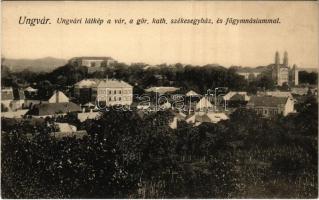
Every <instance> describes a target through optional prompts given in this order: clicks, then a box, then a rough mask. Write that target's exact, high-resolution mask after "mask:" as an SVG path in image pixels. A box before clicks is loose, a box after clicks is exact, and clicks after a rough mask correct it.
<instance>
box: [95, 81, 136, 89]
mask: <svg viewBox="0 0 319 200" xmlns="http://www.w3.org/2000/svg"><path fill="white" fill-rule="evenodd" d="M97 87H104V88H127V87H130V88H132V86H131V85H130V84H128V83H126V82H124V81H119V80H115V79H111V80H110V79H104V80H101V81H100V83H99V84H98V86H97Z"/></svg>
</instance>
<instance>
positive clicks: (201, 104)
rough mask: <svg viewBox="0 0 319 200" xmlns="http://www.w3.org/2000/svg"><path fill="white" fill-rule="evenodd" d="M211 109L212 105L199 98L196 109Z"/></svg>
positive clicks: (206, 100)
mask: <svg viewBox="0 0 319 200" xmlns="http://www.w3.org/2000/svg"><path fill="white" fill-rule="evenodd" d="M212 107H213V104H212V103H211V102H210V101H209V100H208V99H207V98H206V97H203V98H201V99H200V100H199V102H198V103H197V104H196V109H202V108H212Z"/></svg>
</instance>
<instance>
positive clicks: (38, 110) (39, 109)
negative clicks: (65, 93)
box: [27, 102, 81, 116]
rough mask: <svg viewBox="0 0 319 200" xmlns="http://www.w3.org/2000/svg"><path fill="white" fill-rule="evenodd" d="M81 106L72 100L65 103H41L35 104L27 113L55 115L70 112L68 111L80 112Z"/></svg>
mask: <svg viewBox="0 0 319 200" xmlns="http://www.w3.org/2000/svg"><path fill="white" fill-rule="evenodd" d="M80 111H81V107H80V106H79V105H77V104H75V103H72V102H65V103H41V104H37V105H34V106H33V108H32V109H31V110H29V112H28V113H27V115H36V116H43V115H54V114H60V113H68V112H80Z"/></svg>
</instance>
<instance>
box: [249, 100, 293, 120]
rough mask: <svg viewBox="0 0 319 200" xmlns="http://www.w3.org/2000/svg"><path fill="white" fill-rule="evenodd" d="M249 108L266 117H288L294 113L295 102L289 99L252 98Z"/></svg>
mask: <svg viewBox="0 0 319 200" xmlns="http://www.w3.org/2000/svg"><path fill="white" fill-rule="evenodd" d="M247 108H248V109H253V110H255V111H256V112H257V114H259V115H262V116H264V117H269V118H271V117H275V116H277V115H283V116H287V115H288V114H289V113H293V112H294V100H293V99H292V98H289V97H275V96H251V97H250V100H249V102H248V103H247Z"/></svg>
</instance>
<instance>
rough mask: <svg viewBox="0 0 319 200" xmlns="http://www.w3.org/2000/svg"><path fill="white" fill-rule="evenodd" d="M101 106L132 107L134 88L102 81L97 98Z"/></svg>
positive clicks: (120, 82) (121, 82)
mask: <svg viewBox="0 0 319 200" xmlns="http://www.w3.org/2000/svg"><path fill="white" fill-rule="evenodd" d="M96 100H97V101H98V102H99V104H105V105H106V106H113V105H131V104H132V102H133V86H131V85H130V84H128V83H126V82H124V81H119V80H114V79H111V80H110V79H106V80H101V81H100V82H99V84H98V86H97V98H96Z"/></svg>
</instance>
